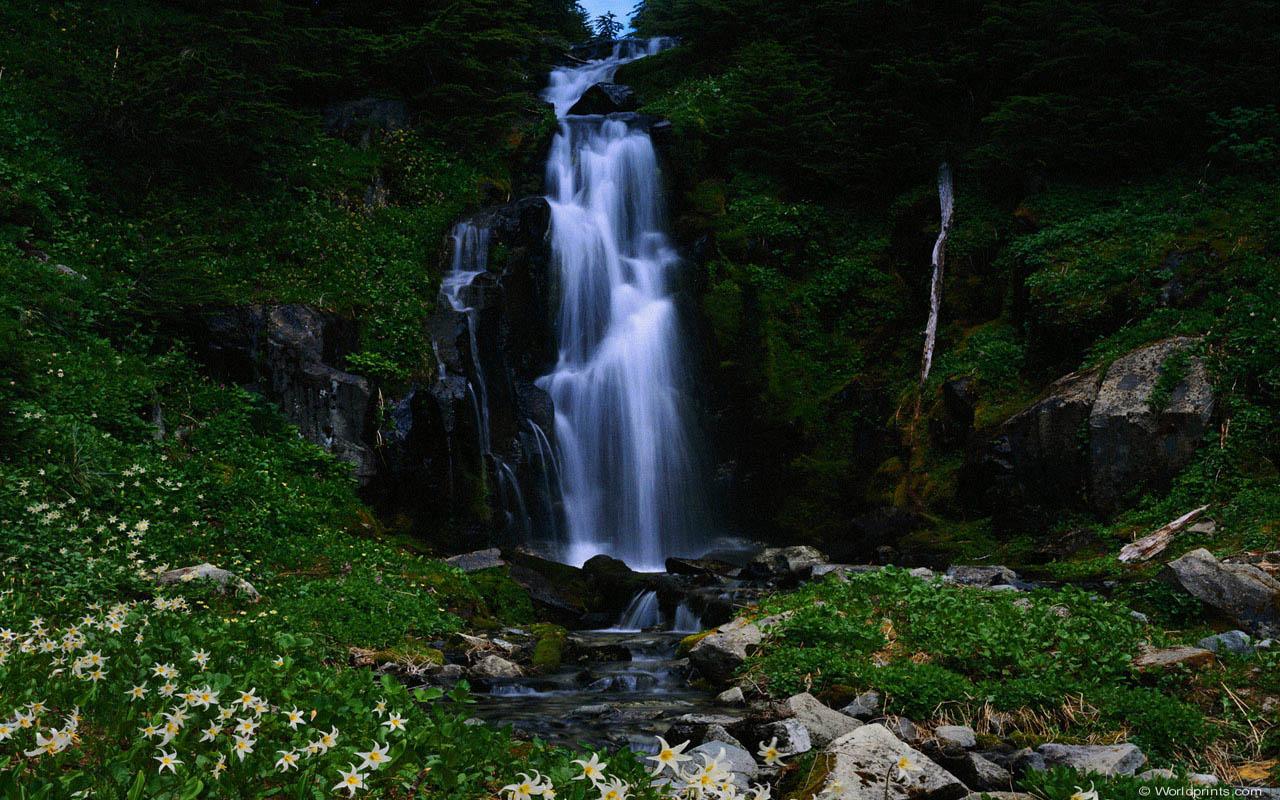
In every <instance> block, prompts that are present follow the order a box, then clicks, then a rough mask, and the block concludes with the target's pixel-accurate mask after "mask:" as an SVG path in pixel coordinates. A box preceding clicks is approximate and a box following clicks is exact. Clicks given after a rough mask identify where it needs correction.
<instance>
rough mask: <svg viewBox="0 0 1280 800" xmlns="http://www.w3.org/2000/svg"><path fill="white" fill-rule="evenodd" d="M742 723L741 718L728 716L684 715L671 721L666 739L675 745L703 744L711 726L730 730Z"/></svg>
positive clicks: (665, 735)
mask: <svg viewBox="0 0 1280 800" xmlns="http://www.w3.org/2000/svg"><path fill="white" fill-rule="evenodd" d="M741 721H742V718H741V717H735V716H730V715H728V714H682V715H681V716H679V717H676V718H675V719H673V720H671V725H670V727H668V728H667V731H666V733H665V734H664V738H666V740H667V741H669V742H671V743H673V744H674V743H677V742H703V741H706V738H707V730H708V729H709V728H710V727H711V726H713V725H714V726H718V727H720V728H723V729H725V730H728V729H729V728H730V727H731V726H733V725H735V724H737V723H739V722H741Z"/></svg>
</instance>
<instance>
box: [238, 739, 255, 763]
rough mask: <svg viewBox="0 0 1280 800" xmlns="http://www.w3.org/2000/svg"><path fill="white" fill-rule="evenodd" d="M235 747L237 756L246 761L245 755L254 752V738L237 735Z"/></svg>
mask: <svg viewBox="0 0 1280 800" xmlns="http://www.w3.org/2000/svg"><path fill="white" fill-rule="evenodd" d="M234 747H235V752H236V757H237V758H239V759H240V760H241V761H244V757H245V756H247V755H249V754H250V753H252V752H253V739H250V738H249V737H247V736H237V737H236V743H235V745H234Z"/></svg>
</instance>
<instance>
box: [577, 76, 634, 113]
mask: <svg viewBox="0 0 1280 800" xmlns="http://www.w3.org/2000/svg"><path fill="white" fill-rule="evenodd" d="M639 107H640V102H639V100H637V99H636V93H635V91H634V90H633V89H632V88H631V87H630V86H624V85H622V84H620V83H597V84H595V85H594V86H592V87H591V88H589V89H587V90H586V91H585V92H583V93H582V97H580V98H579V99H578V102H576V103H574V104H573V106H572V107H571V108H570V109H569V113H570V114H573V115H584V116H585V115H589V114H616V113H619V112H623V111H635V110H636V109H637V108H639Z"/></svg>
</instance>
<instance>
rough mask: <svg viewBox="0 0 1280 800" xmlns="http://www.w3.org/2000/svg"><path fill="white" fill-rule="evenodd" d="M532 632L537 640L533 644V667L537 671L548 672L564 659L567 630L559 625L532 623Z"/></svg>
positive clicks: (557, 666) (567, 636)
mask: <svg viewBox="0 0 1280 800" xmlns="http://www.w3.org/2000/svg"><path fill="white" fill-rule="evenodd" d="M533 633H534V635H535V636H537V637H538V641H537V643H536V644H534V646H533V659H532V663H533V667H534V669H536V670H538V671H539V672H550V671H552V670H554V669H557V668H559V666H560V664H561V662H563V661H564V651H565V643H566V641H567V640H568V638H569V632H568V631H566V630H565V629H564V628H562V627H560V626H559V625H548V624H542V625H534V626H533Z"/></svg>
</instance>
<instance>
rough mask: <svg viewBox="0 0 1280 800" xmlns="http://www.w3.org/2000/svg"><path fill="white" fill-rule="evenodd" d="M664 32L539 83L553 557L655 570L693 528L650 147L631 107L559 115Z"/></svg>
mask: <svg viewBox="0 0 1280 800" xmlns="http://www.w3.org/2000/svg"><path fill="white" fill-rule="evenodd" d="M662 46H663V43H662V42H661V41H660V40H653V41H650V42H647V43H636V42H628V43H620V44H619V45H618V46H617V47H615V49H614V52H613V54H612V55H611V56H610V57H608V58H604V59H600V60H597V61H591V62H588V63H586V64H582V65H578V66H572V67H561V68H558V69H556V70H555V71H553V72H552V75H551V81H550V85H549V86H548V88H547V90H546V92H545V94H544V97H545V99H547V100H548V101H550V102H551V103H552V104H554V106H555V109H556V113H557V115H558V116H560V130H559V133H558V134H557V135H556V137H555V140H554V142H553V144H552V147H551V153H550V155H549V156H548V159H547V169H546V173H547V174H546V178H547V200H548V201H549V203H550V205H551V251H552V257H553V261H554V264H555V268H556V269H557V277H558V289H559V294H560V308H559V322H558V343H559V360H558V363H557V364H556V366H555V369H554V370H553V371H552V372H551V373H550V374H549V375H546V376H545V377H543V378H542V379H540V381H539V386H541V387H542V388H543V389H545V390H546V391H547V392H548V393H549V394H550V395H551V397H552V400H553V401H554V402H555V409H556V430H555V433H556V440H557V442H558V445H559V450H560V463H559V467H560V476H559V479H560V484H561V489H562V491H563V507H564V518H565V524H566V527H567V530H566V531H565V541H566V542H567V543H566V544H565V545H564V546H563V548H562V552H561V553H560V554H559V555H560V557H561V558H562V560H564V561H566V562H568V563H571V564H575V565H580V564H582V563H583V562H584V561H586V560H587V559H588V558H590V557H591V556H594V555H596V554H598V553H605V554H608V555H610V556H613V557H615V558H620V559H622V560H624V561H626V562H627V564H628V565H630V566H631V567H632V568H633V569H640V570H660V569H662V568H663V563H664V561H665V559H666V558H667V557H668V556H673V555H691V554H694V553H693V551H694V550H695V549H696V548H697V544H698V542H699V540H700V539H701V538H702V536H703V534H704V528H703V526H704V520H705V516H704V514H703V493H702V489H701V480H700V470H699V468H698V467H697V465H696V461H697V448H696V447H695V445H694V435H693V430H692V427H691V420H692V417H693V415H692V414H691V413H690V410H689V408H688V399H687V398H688V396H689V392H688V389H689V386H688V380H689V376H688V367H687V363H686V362H687V355H686V353H685V348H684V345H683V342H682V340H681V335H682V334H681V329H680V320H679V314H678V311H677V306H676V302H675V300H674V298H673V295H672V277H673V271H674V270H675V268H676V267H677V265H678V264H679V259H678V257H677V255H676V250H675V247H674V245H673V244H672V242H671V240H670V238H669V237H668V236H667V234H666V232H665V225H666V219H665V210H664V208H663V202H662V183H661V177H660V174H659V170H658V159H657V155H656V153H655V151H654V147H653V142H652V141H651V139H650V137H649V133H648V129H647V124H646V123H645V121H644V120H642V119H640V118H638V117H636V115H623V114H615V115H609V116H570V115H568V114H567V111H568V109H569V108H570V107H572V106H573V104H574V103H575V102H576V101H577V100H578V98H579V97H581V95H582V94H583V92H585V91H586V90H587V89H588V88H590V87H591V85H592V84H594V83H597V82H600V81H608V80H610V79H611V78H612V76H613V74H614V72H615V71H616V70H617V69H618V67H620V66H621V65H623V64H625V63H627V62H628V61H632V60H634V59H636V58H641V57H643V56H645V55H650V54H652V53H654V52H657V51H658V50H659V49H661V47H662Z"/></svg>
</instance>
